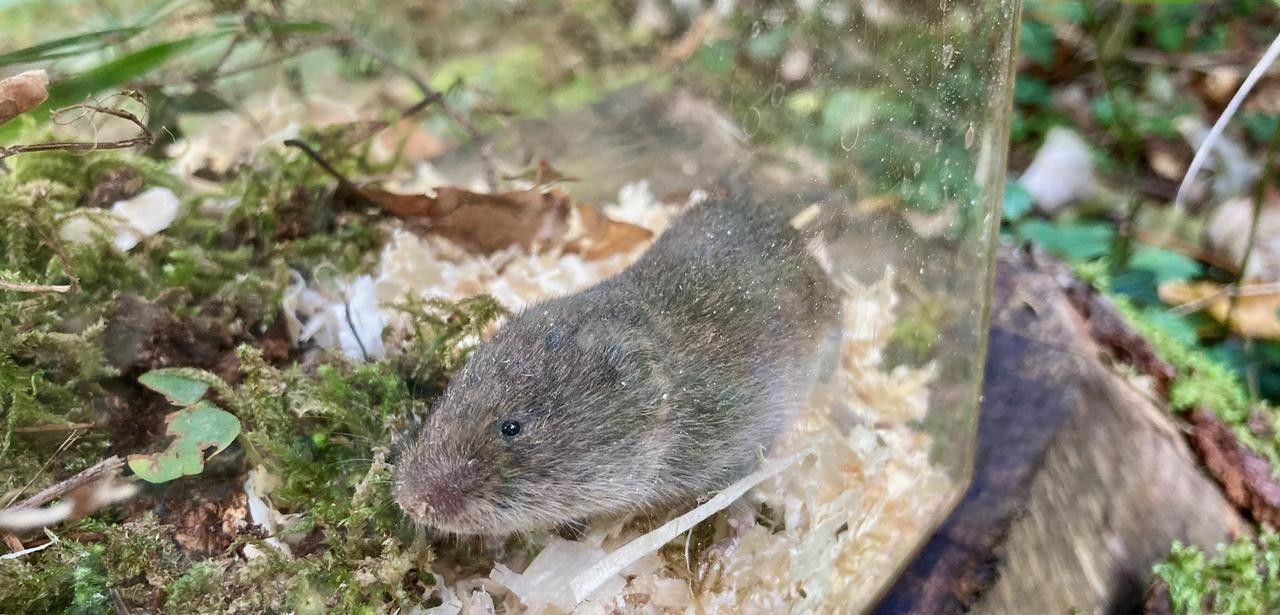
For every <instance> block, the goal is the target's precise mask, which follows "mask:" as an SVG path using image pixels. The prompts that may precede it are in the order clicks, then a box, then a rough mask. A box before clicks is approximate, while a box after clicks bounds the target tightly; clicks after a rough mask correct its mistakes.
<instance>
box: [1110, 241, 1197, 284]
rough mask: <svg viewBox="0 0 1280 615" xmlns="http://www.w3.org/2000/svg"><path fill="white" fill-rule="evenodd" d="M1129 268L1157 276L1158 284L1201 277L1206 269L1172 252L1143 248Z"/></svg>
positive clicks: (1152, 247) (1130, 262)
mask: <svg viewBox="0 0 1280 615" xmlns="http://www.w3.org/2000/svg"><path fill="white" fill-rule="evenodd" d="M1129 267H1130V268H1133V269H1143V270H1146V271H1150V272H1151V273H1153V274H1155V277H1156V284H1164V283H1165V282H1172V281H1175V280H1186V279H1190V278H1195V277H1199V276H1200V275H1201V274H1203V273H1204V267H1203V266H1201V265H1200V263H1198V262H1196V261H1195V260H1192V259H1191V258H1189V257H1187V256H1184V255H1182V254H1178V253H1177V252H1174V251H1172V250H1166V249H1164V248H1157V247H1155V246H1142V247H1140V248H1138V250H1137V251H1136V252H1134V254H1133V256H1132V257H1131V258H1130V259H1129Z"/></svg>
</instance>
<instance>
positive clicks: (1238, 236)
mask: <svg viewBox="0 0 1280 615" xmlns="http://www.w3.org/2000/svg"><path fill="white" fill-rule="evenodd" d="M1252 225H1253V199H1252V198H1251V197H1245V196H1242V197H1238V198H1234V199H1230V200H1227V201H1226V202H1224V203H1222V204H1221V205H1218V206H1217V208H1215V209H1214V210H1213V213H1212V214H1210V215H1209V224H1208V227H1207V228H1206V229H1205V233H1206V235H1207V236H1208V239H1209V245H1210V246H1211V247H1212V248H1213V251H1214V252H1216V253H1218V254H1221V255H1222V256H1225V257H1226V258H1228V259H1230V261H1231V262H1233V263H1236V266H1239V263H1241V262H1243V261H1244V253H1245V249H1246V248H1247V247H1248V244H1249V228H1250V227H1251V226H1252ZM1247 267H1248V270H1247V271H1245V272H1244V279H1245V280H1251V281H1254V282H1280V194H1277V193H1276V192H1275V191H1271V190H1269V191H1268V194H1267V195H1266V198H1265V201H1264V202H1263V206H1262V209H1261V210H1259V212H1258V235H1257V239H1256V240H1255V242H1254V245H1253V254H1251V255H1250V256H1249V264H1248V265H1247Z"/></svg>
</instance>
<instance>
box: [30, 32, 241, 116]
mask: <svg viewBox="0 0 1280 615" xmlns="http://www.w3.org/2000/svg"><path fill="white" fill-rule="evenodd" d="M230 34H231V31H229V30H225V31H213V32H208V33H202V34H196V35H193V36H189V37H186V38H181V39H178V40H173V41H166V42H163V43H157V44H155V45H151V46H149V47H144V48H142V49H139V50H138V51H135V52H133V53H129V54H127V55H123V56H121V57H119V58H116V59H115V60H111V61H109V62H106V63H103V64H99V65H98V66H95V67H93V68H91V69H89V70H87V71H85V72H83V73H80V74H78V75H76V76H74V77H71V78H70V79H65V80H63V81H60V82H58V83H56V84H54V85H53V87H51V88H49V101H48V102H46V103H45V106H46V107H47V108H51V109H57V108H59V107H65V106H67V105H69V104H73V103H77V102H80V101H81V100H83V99H84V98H85V97H87V96H92V95H93V94H97V93H99V92H102V91H104V90H107V89H110V88H115V87H119V86H121V85H124V84H125V83H128V82H129V81H130V80H132V79H136V78H138V77H141V76H143V75H145V74H147V73H150V72H151V71H153V70H155V69H157V68H160V67H161V66H163V65H165V64H167V63H168V62H169V61H171V60H173V59H175V58H177V57H179V56H181V55H183V54H186V53H188V52H190V51H192V50H193V49H196V48H198V47H200V46H201V45H206V44H208V43H210V42H212V41H215V40H218V39H220V38H222V37H224V36H228V35H230Z"/></svg>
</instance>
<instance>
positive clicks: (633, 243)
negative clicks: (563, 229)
mask: <svg viewBox="0 0 1280 615" xmlns="http://www.w3.org/2000/svg"><path fill="white" fill-rule="evenodd" d="M574 210H575V211H576V212H577V214H578V220H579V222H580V223H581V225H582V234H581V235H580V236H579V237H577V238H575V239H574V240H572V241H570V242H569V244H568V245H567V246H565V252H568V253H570V254H578V255H580V256H581V257H582V258H584V259H586V260H589V261H590V260H598V259H601V258H607V257H610V256H613V255H615V254H624V253H626V252H630V251H632V250H634V249H636V248H638V247H640V246H642V245H644V244H645V243H647V242H648V241H649V240H650V239H653V231H650V230H649V229H647V228H644V227H643V226H637V225H635V224H631V223H629V222H621V221H618V220H614V219H612V218H610V217H609V216H606V215H605V214H604V212H602V211H600V209H599V208H598V207H596V206H594V205H587V204H585V203H577V204H575V205H574Z"/></svg>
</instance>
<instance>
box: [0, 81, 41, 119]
mask: <svg viewBox="0 0 1280 615" xmlns="http://www.w3.org/2000/svg"><path fill="white" fill-rule="evenodd" d="M48 88H49V73H47V72H45V71H44V70H29V71H27V72H25V73H18V74H16V75H14V76H12V77H9V78H8V79H4V80H0V124H3V123H5V122H7V121H9V120H11V119H13V118H15V117H18V116H19V115H22V114H23V113H26V112H27V111H30V110H32V109H34V108H36V106H38V105H39V104H40V103H42V102H44V101H45V100H46V99H48V98H49V90H48Z"/></svg>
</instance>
